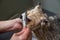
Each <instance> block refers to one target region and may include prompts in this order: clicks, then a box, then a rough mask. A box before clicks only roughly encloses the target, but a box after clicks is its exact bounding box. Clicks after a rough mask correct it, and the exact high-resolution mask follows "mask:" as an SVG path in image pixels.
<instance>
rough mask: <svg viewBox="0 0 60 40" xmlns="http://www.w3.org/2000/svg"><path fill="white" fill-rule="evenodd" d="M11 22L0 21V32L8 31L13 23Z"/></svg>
mask: <svg viewBox="0 0 60 40" xmlns="http://www.w3.org/2000/svg"><path fill="white" fill-rule="evenodd" d="M11 22H12V21H11V20H10V21H0V32H1V31H9V30H10V28H11V27H12V25H13V23H14V22H12V23H11Z"/></svg>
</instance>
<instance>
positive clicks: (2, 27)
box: [0, 18, 22, 32]
mask: <svg viewBox="0 0 60 40" xmlns="http://www.w3.org/2000/svg"><path fill="white" fill-rule="evenodd" d="M21 29H22V21H21V19H20V18H16V19H12V20H7V21H0V32H6V31H11V30H21Z"/></svg>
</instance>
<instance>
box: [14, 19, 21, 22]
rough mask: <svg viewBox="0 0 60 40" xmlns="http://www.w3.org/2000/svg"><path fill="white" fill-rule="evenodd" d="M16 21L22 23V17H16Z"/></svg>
mask: <svg viewBox="0 0 60 40" xmlns="http://www.w3.org/2000/svg"><path fill="white" fill-rule="evenodd" d="M14 20H15V21H16V22H18V23H22V19H20V18H16V19H14Z"/></svg>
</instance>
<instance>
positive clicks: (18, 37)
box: [10, 28, 32, 40]
mask: <svg viewBox="0 0 60 40" xmlns="http://www.w3.org/2000/svg"><path fill="white" fill-rule="evenodd" d="M10 40H32V37H31V31H30V29H29V28H23V30H22V31H21V32H18V33H14V34H13V36H12V38H11V39H10Z"/></svg>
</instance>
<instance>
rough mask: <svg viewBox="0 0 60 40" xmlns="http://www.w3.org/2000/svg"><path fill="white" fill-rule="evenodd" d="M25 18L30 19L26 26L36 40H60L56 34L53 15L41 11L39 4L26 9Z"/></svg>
mask: <svg viewBox="0 0 60 40" xmlns="http://www.w3.org/2000/svg"><path fill="white" fill-rule="evenodd" d="M27 18H28V19H29V20H30V21H29V22H28V23H27V26H28V27H30V29H31V30H32V31H33V32H34V34H35V35H36V37H37V39H38V40H60V36H59V34H57V31H56V29H57V28H58V27H57V26H56V22H55V20H56V19H55V17H52V16H50V17H49V16H48V15H47V14H46V13H43V11H42V8H41V6H40V5H37V6H35V8H33V9H31V10H28V11H27Z"/></svg>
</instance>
